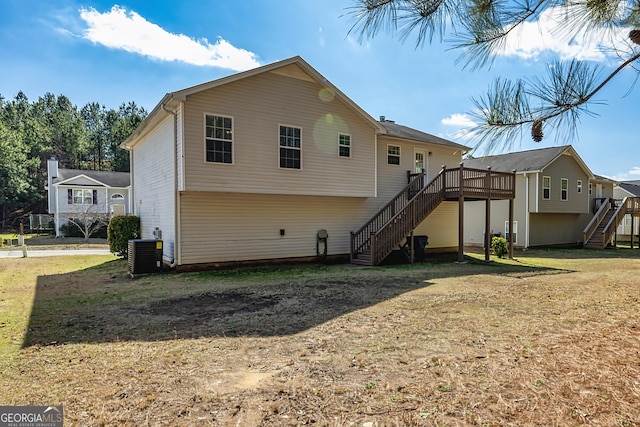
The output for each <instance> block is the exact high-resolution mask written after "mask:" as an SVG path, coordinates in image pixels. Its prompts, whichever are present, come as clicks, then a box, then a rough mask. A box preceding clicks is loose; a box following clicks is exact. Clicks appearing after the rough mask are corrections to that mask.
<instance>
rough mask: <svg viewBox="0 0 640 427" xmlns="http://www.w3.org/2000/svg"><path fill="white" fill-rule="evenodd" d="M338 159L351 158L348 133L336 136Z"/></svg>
mask: <svg viewBox="0 0 640 427" xmlns="http://www.w3.org/2000/svg"><path fill="white" fill-rule="evenodd" d="M338 157H343V158H350V157H351V135H350V134H348V133H339V134H338Z"/></svg>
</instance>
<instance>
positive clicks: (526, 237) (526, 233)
mask: <svg viewBox="0 0 640 427" xmlns="http://www.w3.org/2000/svg"><path fill="white" fill-rule="evenodd" d="M524 195H525V197H524V248H525V249H527V248H528V247H529V175H528V174H527V173H526V172H525V174H524Z"/></svg>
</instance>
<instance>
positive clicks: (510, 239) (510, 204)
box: [509, 199, 514, 259]
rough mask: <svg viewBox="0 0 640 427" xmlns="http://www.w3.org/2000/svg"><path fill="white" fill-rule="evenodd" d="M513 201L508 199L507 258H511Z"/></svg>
mask: <svg viewBox="0 0 640 427" xmlns="http://www.w3.org/2000/svg"><path fill="white" fill-rule="evenodd" d="M513 201H514V199H509V259H513Z"/></svg>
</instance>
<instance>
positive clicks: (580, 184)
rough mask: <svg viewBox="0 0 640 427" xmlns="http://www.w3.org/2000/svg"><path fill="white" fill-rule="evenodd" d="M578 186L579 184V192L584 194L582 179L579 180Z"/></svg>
mask: <svg viewBox="0 0 640 427" xmlns="http://www.w3.org/2000/svg"><path fill="white" fill-rule="evenodd" d="M577 186H578V188H577V192H578V194H582V180H581V179H579V180H578V183H577Z"/></svg>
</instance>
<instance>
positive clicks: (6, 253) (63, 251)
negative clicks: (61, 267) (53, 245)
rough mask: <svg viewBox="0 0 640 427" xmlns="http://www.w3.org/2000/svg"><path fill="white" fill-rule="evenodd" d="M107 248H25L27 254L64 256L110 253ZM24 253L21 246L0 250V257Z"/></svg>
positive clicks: (32, 255)
mask: <svg viewBox="0 0 640 427" xmlns="http://www.w3.org/2000/svg"><path fill="white" fill-rule="evenodd" d="M110 254H111V252H110V251H109V249H34V250H31V249H27V256H28V257H29V258H31V257H43V256H64V255H110ZM22 257H24V253H23V251H22V248H19V249H11V250H8V251H7V250H0V258H22Z"/></svg>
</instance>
